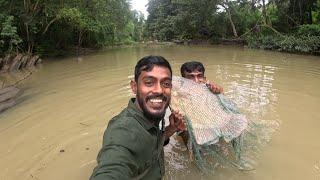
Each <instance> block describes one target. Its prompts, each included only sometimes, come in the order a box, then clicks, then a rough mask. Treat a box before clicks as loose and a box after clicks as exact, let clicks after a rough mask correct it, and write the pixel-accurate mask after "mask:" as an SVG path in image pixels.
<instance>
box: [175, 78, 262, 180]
mask: <svg viewBox="0 0 320 180" xmlns="http://www.w3.org/2000/svg"><path fill="white" fill-rule="evenodd" d="M172 84H173V87H172V97H171V107H172V108H173V109H178V110H179V111H180V112H181V113H182V114H183V115H184V117H185V120H186V125H187V130H188V149H189V152H190V157H191V159H192V160H194V162H195V163H196V165H197V166H198V167H199V168H200V169H201V170H202V171H203V172H204V173H210V174H212V173H214V170H215V167H217V166H219V165H223V166H230V167H235V168H237V169H240V170H252V169H253V164H254V163H253V160H252V159H253V158H252V157H253V156H254V154H257V153H258V151H259V148H260V147H261V146H260V144H261V143H263V142H266V140H264V139H263V138H259V137H258V136H257V135H258V134H257V133H256V132H259V131H261V128H263V127H262V126H259V125H258V124H256V123H255V122H253V121H251V120H248V119H247V118H246V116H244V115H242V114H241V113H240V112H239V110H238V108H237V106H236V105H235V104H234V103H233V102H232V101H230V100H228V99H227V98H226V97H225V96H224V95H222V94H213V93H212V92H211V91H210V90H209V89H208V88H207V86H206V85H205V84H198V83H195V82H193V81H191V80H188V79H185V78H182V77H178V76H174V77H173V82H172Z"/></svg>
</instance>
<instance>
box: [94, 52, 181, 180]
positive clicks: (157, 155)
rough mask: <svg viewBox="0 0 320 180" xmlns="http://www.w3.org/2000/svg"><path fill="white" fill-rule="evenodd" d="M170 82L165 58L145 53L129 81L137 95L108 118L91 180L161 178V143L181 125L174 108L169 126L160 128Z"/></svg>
mask: <svg viewBox="0 0 320 180" xmlns="http://www.w3.org/2000/svg"><path fill="white" fill-rule="evenodd" d="M171 83H172V70H171V67H170V64H169V63H168V61H167V60H166V59H165V58H163V57H161V56H147V57H144V58H142V59H141V60H140V61H139V62H138V63H137V65H136V67H135V72H134V81H131V82H130V85H131V89H132V91H133V93H134V94H136V98H132V99H131V100H130V101H129V104H128V107H127V108H125V109H124V110H123V111H122V112H121V113H120V114H119V115H117V116H115V117H113V118H112V119H111V120H110V122H109V124H108V127H107V129H106V131H105V133H104V137H103V145H102V149H101V150H100V152H99V154H98V157H97V162H98V165H97V167H96V168H95V169H94V170H93V174H92V175H91V177H90V180H106V179H117V180H118V179H120V180H121V179H125V180H127V179H161V178H162V176H163V175H164V152H163V146H164V145H166V144H167V143H168V142H169V138H170V136H171V135H173V134H174V133H175V132H177V131H180V130H182V129H181V128H179V127H183V126H182V125H183V122H182V119H183V117H182V115H181V114H180V113H179V112H177V111H173V112H172V114H171V115H170V117H169V121H170V125H169V126H167V127H165V129H164V128H163V127H164V121H163V118H164V115H165V111H166V108H167V107H168V106H169V103H170V100H171V88H172V84H171ZM161 120H162V128H161V129H160V128H159V122H160V121H161Z"/></svg>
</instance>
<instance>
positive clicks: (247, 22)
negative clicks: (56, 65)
mask: <svg viewBox="0 0 320 180" xmlns="http://www.w3.org/2000/svg"><path fill="white" fill-rule="evenodd" d="M148 12H149V16H148V18H147V20H146V21H145V18H144V16H143V14H142V13H141V12H137V11H132V10H130V0H0V57H2V56H4V55H5V54H9V53H12V52H23V53H28V54H40V55H45V56H48V55H49V56H53V55H60V54H64V53H65V52H70V51H73V52H75V51H76V50H81V49H82V48H93V49H97V48H101V47H105V46H109V45H118V44H126V43H132V42H139V41H142V40H145V39H149V40H158V41H178V42H182V41H209V42H211V43H221V42H222V43H223V42H224V41H226V40H229V41H230V39H231V40H232V41H233V42H237V41H238V42H245V43H247V44H248V46H249V47H253V48H263V49H271V50H279V51H289V52H304V53H319V51H320V50H319V47H320V25H319V24H320V0H149V4H148ZM0 60H1V59H0Z"/></svg>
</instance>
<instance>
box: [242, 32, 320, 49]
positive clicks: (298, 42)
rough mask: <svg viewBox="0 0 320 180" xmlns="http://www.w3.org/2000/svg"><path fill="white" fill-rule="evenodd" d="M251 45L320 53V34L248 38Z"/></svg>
mask: <svg viewBox="0 0 320 180" xmlns="http://www.w3.org/2000/svg"><path fill="white" fill-rule="evenodd" d="M247 42H248V45H249V47H251V48H260V49H267V50H277V51H284V52H298V53H319V51H320V36H293V35H286V36H260V37H255V38H254V37H250V38H247Z"/></svg>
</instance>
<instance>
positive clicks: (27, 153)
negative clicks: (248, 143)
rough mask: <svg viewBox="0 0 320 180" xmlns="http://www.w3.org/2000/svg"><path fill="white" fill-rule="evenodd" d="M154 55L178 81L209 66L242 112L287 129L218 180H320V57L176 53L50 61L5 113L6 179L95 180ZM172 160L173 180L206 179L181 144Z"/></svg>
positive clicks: (1, 132) (117, 52)
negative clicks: (107, 136)
mask: <svg viewBox="0 0 320 180" xmlns="http://www.w3.org/2000/svg"><path fill="white" fill-rule="evenodd" d="M149 54H155V55H162V56H164V57H165V58H167V59H168V60H169V61H170V63H171V64H172V66H173V71H174V74H176V75H179V68H180V65H181V64H182V63H183V62H185V61H186V60H199V61H202V62H203V63H204V64H205V67H206V76H207V79H209V80H211V81H214V82H216V83H218V84H219V85H221V86H223V87H224V89H225V94H226V96H228V97H230V98H231V99H233V100H234V101H235V102H236V103H237V104H238V106H239V107H240V109H241V110H242V112H243V113H245V114H246V115H248V116H249V117H252V118H255V119H258V120H260V121H275V122H278V123H279V124H280V126H279V128H278V130H277V131H276V132H275V133H274V134H273V136H272V139H271V141H270V142H269V143H268V144H267V146H265V148H264V149H263V151H262V152H261V153H260V154H259V157H258V159H257V165H256V166H255V170H253V171H249V172H241V171H238V170H234V169H227V168H220V169H218V170H217V172H216V174H215V175H214V177H211V178H212V179H243V180H247V179H259V180H261V179H262V180H263V179H266V180H267V179H279V180H280V179H297V180H300V179H320V153H319V152H320V141H319V137H320V131H319V127H320V114H319V105H320V91H319V89H320V58H319V57H314V56H303V55H291V54H285V53H277V52H269V51H260V50H248V49H243V48H238V47H220V46H169V47H137V48H121V49H112V50H108V51H105V52H101V53H96V54H92V55H88V56H83V57H81V58H65V59H58V60H45V61H44V63H43V64H42V67H41V68H40V69H38V70H37V71H36V72H35V73H33V75H32V76H31V77H30V78H29V79H27V80H26V81H24V82H23V83H22V84H21V85H20V86H21V88H22V89H23V90H24V94H23V95H22V96H21V97H20V99H19V101H20V103H19V104H18V105H17V106H15V107H14V108H12V109H9V110H7V111H5V112H3V113H2V114H0V142H1V144H0V169H1V172H0V180H2V179H3V180H17V179H41V180H42V179H46V180H47V179H52V180H56V179H68V180H85V179H88V177H89V176H90V174H91V172H92V169H93V167H94V166H95V164H96V162H95V158H96V156H97V153H98V151H99V149H100V147H101V142H102V135H103V132H104V130H105V128H106V126H107V124H108V121H109V119H111V118H112V117H113V116H114V115H116V114H118V113H119V112H120V111H121V110H122V109H123V108H124V107H126V105H127V103H128V100H129V98H130V89H129V80H130V78H132V74H133V69H134V66H135V64H136V62H137V61H138V60H139V58H141V57H143V56H145V55H149ZM165 151H166V154H167V156H166V165H167V174H166V177H165V179H206V178H205V177H199V172H198V170H197V168H196V167H195V166H194V165H193V164H192V163H190V161H189V160H188V153H187V151H186V148H185V147H184V145H183V144H182V143H181V142H180V141H179V140H178V139H177V138H173V140H172V141H171V143H170V145H169V146H168V147H166V149H165ZM211 178H209V179H211Z"/></svg>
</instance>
